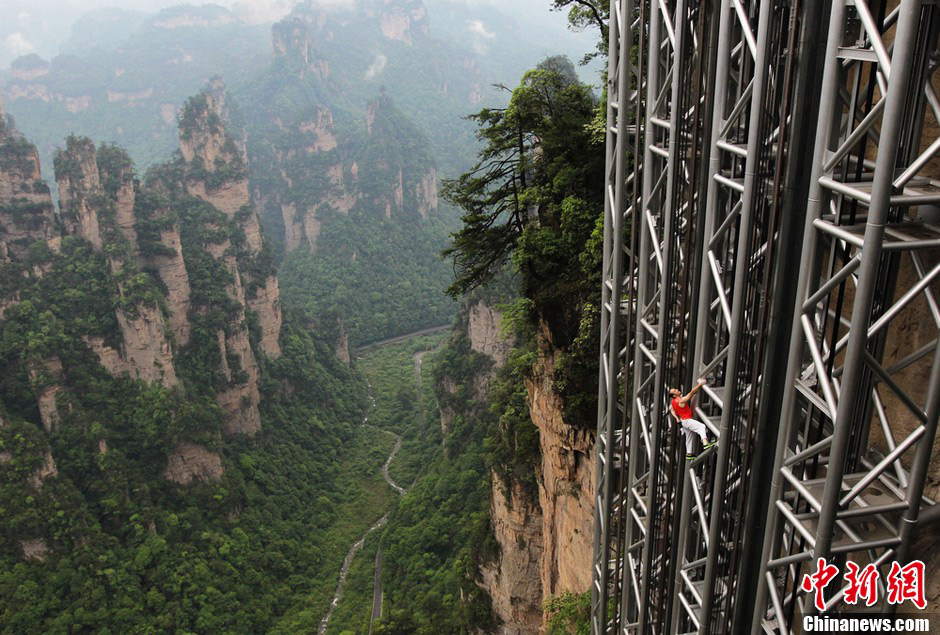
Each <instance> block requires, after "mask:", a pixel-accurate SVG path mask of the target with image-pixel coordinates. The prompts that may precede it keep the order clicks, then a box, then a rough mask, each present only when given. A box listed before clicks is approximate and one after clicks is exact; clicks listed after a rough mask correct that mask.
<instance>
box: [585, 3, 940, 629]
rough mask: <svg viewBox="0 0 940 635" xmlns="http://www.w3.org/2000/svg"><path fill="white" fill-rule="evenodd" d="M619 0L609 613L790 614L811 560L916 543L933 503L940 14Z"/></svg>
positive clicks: (738, 624)
mask: <svg viewBox="0 0 940 635" xmlns="http://www.w3.org/2000/svg"><path fill="white" fill-rule="evenodd" d="M610 16H611V24H610V48H609V52H610V56H609V67H608V84H607V99H608V104H607V105H608V109H607V113H608V131H607V192H606V197H605V201H606V205H605V240H604V271H603V288H602V294H603V301H602V318H601V327H602V331H601V369H600V377H599V386H600V391H599V402H598V403H599V406H598V431H597V433H598V434H597V439H598V442H597V448H598V456H597V496H596V501H595V504H596V514H595V517H596V523H595V553H594V562H593V572H594V586H593V592H592V629H593V632H595V633H632V632H638V633H688V632H700V633H725V632H735V633H739V632H748V631H750V632H754V633H759V632H764V631H766V632H783V633H789V632H791V631H792V630H793V629H794V628H796V629H798V628H799V627H798V625H797V624H796V622H797V620H799V618H800V617H802V616H804V615H808V614H810V613H811V612H812V611H813V610H814V609H813V606H812V603H811V602H809V603H807V602H806V601H805V595H804V594H803V592H802V591H800V590H799V582H800V580H801V578H802V574H803V573H805V572H806V570H807V565H808V564H809V563H814V562H815V559H816V558H817V557H819V556H824V557H827V558H829V559H830V560H832V561H836V562H839V561H840V559H842V560H843V561H844V559H846V558H851V559H852V560H854V561H855V562H857V563H860V564H862V565H864V564H865V563H868V562H874V563H875V564H876V565H878V566H884V565H886V563H889V562H890V561H892V560H901V561H905V560H907V559H908V558H909V552H908V550H909V548H910V544H911V539H912V536H913V532H914V528H915V526H916V524H917V522H918V516H919V514H920V513H921V511H922V510H923V509H925V508H926V507H928V506H932V502H931V501H929V500H927V499H925V498H924V496H923V495H924V484H925V480H926V476H927V472H928V467H929V464H930V460H931V453H932V449H933V445H934V439H935V437H936V427H937V419H938V411H940V355H938V354H937V353H938V346H940V339H938V337H937V336H938V334H940V308H938V305H937V301H936V299H935V294H936V293H938V292H940V289H938V287H940V285H938V284H937V282H936V280H937V278H938V277H940V264H937V263H938V261H940V222H938V218H937V214H936V210H937V206H938V204H940V181H938V180H937V177H938V176H940V173H938V166H937V161H936V159H934V157H935V156H936V155H937V154H938V153H940V139H938V138H937V130H938V129H940V125H938V124H940V101H938V99H937V97H936V95H935V92H934V83H935V78H934V75H935V70H936V67H937V65H938V50H937V45H938V37H937V36H938V31H940V7H938V6H937V3H936V2H935V1H928V0H902V1H901V2H899V3H898V2H896V1H894V2H890V1H877V0H870V1H865V0H831V1H828V0H827V1H825V2H824V1H821V0H716V1H714V2H705V1H703V0H613V1H612V2H611V10H610ZM931 177H932V178H931ZM912 324H914V325H916V328H917V332H918V334H919V335H918V338H919V340H918V342H919V344H918V345H917V346H913V347H911V346H907V345H906V344H905V340H904V331H905V329H907V330H908V331H909V330H910V328H911V325H912ZM700 376H705V377H707V378H708V379H709V384H708V386H706V387H705V389H704V390H703V391H702V393H701V396H700V397H699V398H698V399H697V403H696V414H697V418H698V419H699V420H701V421H704V422H705V423H706V425H707V426H708V427H709V428H710V429H711V431H712V433H713V434H715V435H716V436H718V437H719V444H718V446H717V449H711V450H709V451H707V452H704V453H702V454H701V455H700V456H699V457H698V458H696V459H695V460H694V461H690V462H687V463H686V462H685V460H684V451H683V450H682V448H681V443H680V442H679V436H678V427H677V426H676V425H675V424H674V423H673V422H672V421H671V420H670V416H669V413H668V410H667V400H666V389H667V387H669V386H678V385H683V386H686V387H688V386H689V385H690V383H691V382H692V381H693V380H694V379H695V378H696V377H700ZM885 573H886V571H882V580H883V579H884V574H885ZM882 591H883V590H882ZM841 596H842V593H841V592H836V593H833V594H831V596H830V598H829V603H830V606H831V607H835V606H836V605H838V604H839V602H840V601H841ZM881 597H884V593H883V592H882V594H881ZM883 608H885V610H887V607H883Z"/></svg>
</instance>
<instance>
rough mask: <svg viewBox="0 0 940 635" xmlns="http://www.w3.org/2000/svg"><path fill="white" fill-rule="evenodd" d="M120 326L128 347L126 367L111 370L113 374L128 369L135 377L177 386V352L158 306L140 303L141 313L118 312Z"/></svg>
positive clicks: (126, 348) (123, 353)
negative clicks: (168, 338)
mask: <svg viewBox="0 0 940 635" xmlns="http://www.w3.org/2000/svg"><path fill="white" fill-rule="evenodd" d="M117 320H118V325H119V326H120V327H121V335H122V337H123V340H124V347H123V350H122V351H121V352H122V355H121V358H122V359H123V360H124V367H123V368H115V369H109V370H110V371H111V372H112V373H113V374H119V373H121V372H127V373H129V374H131V376H133V377H135V378H137V379H142V380H144V381H150V382H160V383H162V384H163V385H164V386H167V387H169V386H175V385H176V383H177V380H176V371H175V370H174V368H173V351H172V350H171V349H170V343H169V341H168V340H167V339H166V326H165V325H164V322H163V316H162V315H161V314H160V310H159V309H158V308H157V307H150V306H143V305H141V306H138V307H137V315H128V314H127V313H125V312H124V311H122V310H120V309H118V311H117Z"/></svg>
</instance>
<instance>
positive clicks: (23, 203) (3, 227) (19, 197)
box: [0, 104, 55, 260]
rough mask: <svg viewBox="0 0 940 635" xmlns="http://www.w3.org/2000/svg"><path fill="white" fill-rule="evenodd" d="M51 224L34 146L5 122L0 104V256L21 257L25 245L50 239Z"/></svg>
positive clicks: (50, 210)
mask: <svg viewBox="0 0 940 635" xmlns="http://www.w3.org/2000/svg"><path fill="white" fill-rule="evenodd" d="M54 228H55V211H54V208H53V205H52V197H51V196H50V194H49V188H48V186H47V185H46V184H45V183H44V182H43V180H42V175H41V173H40V168H39V155H38V153H37V152H36V147H35V146H33V145H32V144H31V143H28V142H27V141H26V140H25V139H23V138H22V137H21V136H20V135H19V134H18V133H17V132H16V131H15V130H13V128H12V127H11V126H9V125H8V123H7V121H6V116H5V115H4V112H3V106H2V104H0V260H7V259H10V258H12V259H15V260H22V259H23V258H24V256H25V255H26V253H27V251H28V249H29V246H30V245H31V244H33V243H34V242H36V241H37V240H48V239H50V238H51V237H52V236H53V231H54Z"/></svg>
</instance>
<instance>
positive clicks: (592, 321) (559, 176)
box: [444, 57, 604, 427]
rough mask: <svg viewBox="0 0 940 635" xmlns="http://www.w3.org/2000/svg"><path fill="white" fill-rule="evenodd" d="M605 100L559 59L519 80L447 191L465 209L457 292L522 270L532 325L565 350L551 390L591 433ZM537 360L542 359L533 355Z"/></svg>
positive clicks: (488, 113) (458, 239) (488, 118)
mask: <svg viewBox="0 0 940 635" xmlns="http://www.w3.org/2000/svg"><path fill="white" fill-rule="evenodd" d="M599 110H600V109H599V106H598V102H597V101H596V100H595V98H594V97H593V95H592V94H591V92H590V90H589V88H588V87H587V86H585V85H583V84H581V83H579V82H578V80H577V78H576V75H575V73H574V68H573V66H572V65H571V63H570V62H569V61H568V60H567V59H564V58H558V57H552V58H548V59H546V60H545V61H543V62H542V63H541V64H539V65H538V67H537V68H535V69H534V70H532V71H529V72H528V73H526V74H525V76H523V78H522V81H521V83H520V84H519V86H518V87H517V88H516V89H515V90H513V92H512V96H511V98H510V100H509V105H508V106H507V107H506V108H505V109H484V110H482V111H480V112H479V113H477V114H476V115H474V116H473V118H474V119H475V120H476V121H477V122H478V123H479V125H480V131H479V136H480V138H481V140H482V141H483V142H484V144H485V146H484V148H483V150H482V151H481V152H480V155H479V160H478V162H477V164H476V166H474V168H473V169H472V170H471V171H470V172H468V173H466V174H464V175H462V176H461V177H460V178H458V179H456V180H452V181H448V182H447V183H446V184H445V192H444V194H445V197H446V198H448V199H449V200H451V201H452V202H453V203H454V204H456V205H458V206H459V207H461V208H462V209H463V210H464V212H465V214H464V216H463V222H464V225H463V227H462V228H461V229H460V230H459V231H458V232H456V233H455V234H454V241H453V245H452V246H451V247H450V248H448V250H447V251H446V253H447V254H448V255H451V256H453V258H454V266H455V270H456V274H457V276H456V280H455V282H454V284H453V285H451V287H450V290H449V291H450V293H452V294H453V295H455V296H459V295H462V294H465V293H467V292H468V291H470V290H473V289H475V288H477V287H479V286H481V285H484V284H486V283H487V282H489V281H491V280H492V279H493V278H494V277H496V276H497V275H498V274H500V272H502V271H504V269H505V268H506V267H511V268H512V269H513V270H515V271H517V272H518V276H519V283H520V291H521V295H522V297H523V298H524V299H525V303H524V304H523V305H521V306H522V307H523V308H524V309H525V310H526V311H528V314H529V315H528V319H527V321H528V322H529V327H528V328H526V329H523V330H524V331H526V332H527V333H528V337H529V338H532V337H534V333H535V330H536V329H535V326H536V325H538V324H544V325H545V326H546V327H547V328H548V330H549V331H550V333H551V334H552V344H553V347H554V349H555V350H556V351H557V352H558V354H559V357H560V359H559V362H558V364H557V367H556V372H555V390H556V392H558V394H560V395H561V396H562V398H563V401H564V404H565V414H566V421H568V422H569V423H570V424H572V425H577V426H585V427H587V426H590V425H592V423H593V416H594V409H595V405H594V404H595V403H596V397H595V392H596V387H595V385H594V384H595V381H596V376H597V360H596V352H597V346H598V344H597V340H596V338H597V333H598V326H597V320H598V311H597V307H596V301H595V300H594V295H595V294H596V289H598V288H599V286H600V258H601V249H600V246H601V240H602V235H603V218H602V212H603V198H602V195H603V169H604V165H603V161H604V157H603V152H602V151H601V144H602V139H601V135H599V134H598V133H597V131H596V129H595V126H594V125H593V124H594V122H595V119H596V115H597V113H598V112H599ZM531 359H533V360H534V357H532V358H531Z"/></svg>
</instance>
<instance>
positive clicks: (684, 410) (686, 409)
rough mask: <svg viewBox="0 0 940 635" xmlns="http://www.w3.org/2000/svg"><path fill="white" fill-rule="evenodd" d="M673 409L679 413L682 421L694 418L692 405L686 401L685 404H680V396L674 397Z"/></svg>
mask: <svg viewBox="0 0 940 635" xmlns="http://www.w3.org/2000/svg"><path fill="white" fill-rule="evenodd" d="M672 409H673V410H674V411H675V413H676V414H677V415H679V419H680V420H682V421H684V420H686V419H691V418H692V406H690V405H689V404H688V403H686V404H685V405H684V406H682V405H680V404H679V398H678V397H673V399H672Z"/></svg>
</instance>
